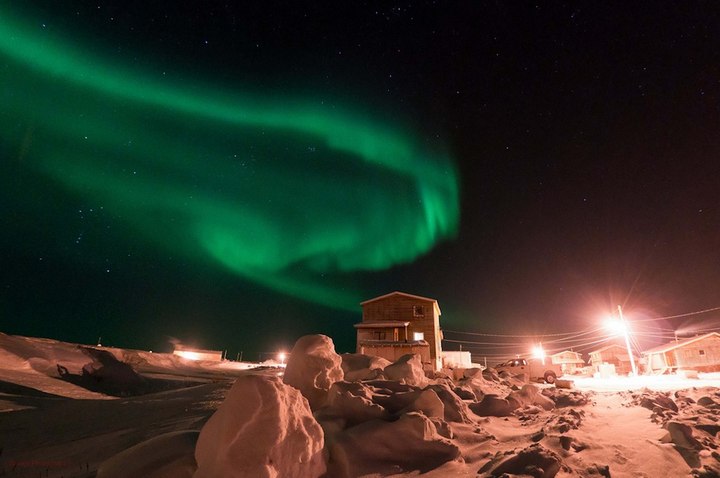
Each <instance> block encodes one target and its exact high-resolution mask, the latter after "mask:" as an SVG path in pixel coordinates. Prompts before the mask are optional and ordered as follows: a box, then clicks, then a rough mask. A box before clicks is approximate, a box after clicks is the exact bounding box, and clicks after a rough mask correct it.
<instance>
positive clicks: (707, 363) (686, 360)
mask: <svg viewBox="0 0 720 478" xmlns="http://www.w3.org/2000/svg"><path fill="white" fill-rule="evenodd" d="M701 351H702V352H704V353H703V354H701V353H700V352H701ZM670 353H673V354H674V355H675V363H676V364H677V367H678V368H691V369H694V370H698V371H701V372H710V371H718V370H720V337H718V336H716V335H711V336H709V337H705V338H704V339H701V340H698V341H696V342H692V343H689V344H686V345H683V346H682V347H679V348H677V349H675V350H672V351H671V352H670Z"/></svg>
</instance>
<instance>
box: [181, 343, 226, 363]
mask: <svg viewBox="0 0 720 478" xmlns="http://www.w3.org/2000/svg"><path fill="white" fill-rule="evenodd" d="M173 355H177V356H178V357H183V358H186V359H190V360H209V361H213V362H220V361H222V359H223V351H222V350H203V349H196V348H194V347H187V346H184V345H175V349H174V350H173Z"/></svg>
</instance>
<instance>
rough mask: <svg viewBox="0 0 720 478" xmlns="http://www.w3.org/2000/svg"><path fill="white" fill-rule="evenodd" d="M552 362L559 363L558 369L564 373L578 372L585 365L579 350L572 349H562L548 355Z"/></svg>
mask: <svg viewBox="0 0 720 478" xmlns="http://www.w3.org/2000/svg"><path fill="white" fill-rule="evenodd" d="M550 359H551V360H552V363H554V364H556V365H560V370H562V373H563V374H564V375H572V374H574V373H578V372H580V371H581V370H582V369H583V367H585V361H584V360H583V359H582V357H581V356H580V353H579V352H574V351H572V350H563V351H562V352H558V353H556V354H552V355H551V356H550Z"/></svg>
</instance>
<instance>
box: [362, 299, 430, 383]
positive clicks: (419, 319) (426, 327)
mask: <svg viewBox="0 0 720 478" xmlns="http://www.w3.org/2000/svg"><path fill="white" fill-rule="evenodd" d="M417 307H421V308H422V315H419V314H418V313H417V312H418V310H417V309H416V308H417ZM362 309H363V319H362V321H363V323H372V322H383V321H390V320H398V321H405V322H410V324H409V325H408V327H407V333H408V340H413V339H414V333H415V332H421V333H422V334H423V339H424V340H425V341H426V342H427V343H428V344H429V352H430V361H431V362H432V363H433V368H434V369H435V370H437V369H439V368H440V367H441V363H440V362H441V349H440V341H441V336H440V318H439V316H438V314H437V312H436V307H435V301H434V300H431V299H423V298H419V297H408V296H405V295H401V294H397V295H389V296H387V297H383V298H380V299H378V300H372V301H369V302H365V303H363V305H362ZM400 333H403V331H400ZM357 345H358V348H357V350H358V352H359V350H360V337H359V336H358V344H357Z"/></svg>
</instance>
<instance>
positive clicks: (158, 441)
mask: <svg viewBox="0 0 720 478" xmlns="http://www.w3.org/2000/svg"><path fill="white" fill-rule="evenodd" d="M198 434H199V432H197V431H179V432H171V433H166V434H164V435H160V436H156V437H154V438H151V439H150V440H147V441H144V442H142V443H139V444H137V445H135V446H133V447H131V448H128V449H127V450H125V451H122V452H120V453H118V454H117V455H115V456H113V457H112V458H110V459H108V460H105V461H104V462H103V463H102V464H100V467H99V468H98V472H97V478H137V477H138V476H142V477H144V478H192V476H193V473H194V472H195V469H196V468H197V465H196V463H195V457H194V456H193V453H194V450H195V444H196V443H197V438H198Z"/></svg>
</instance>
